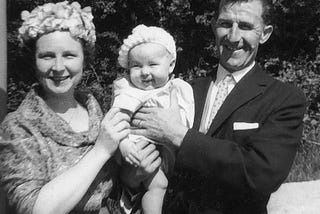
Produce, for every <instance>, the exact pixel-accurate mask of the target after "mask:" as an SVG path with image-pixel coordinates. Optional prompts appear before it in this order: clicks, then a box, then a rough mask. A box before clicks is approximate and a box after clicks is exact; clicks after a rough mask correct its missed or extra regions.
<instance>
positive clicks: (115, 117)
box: [95, 108, 130, 157]
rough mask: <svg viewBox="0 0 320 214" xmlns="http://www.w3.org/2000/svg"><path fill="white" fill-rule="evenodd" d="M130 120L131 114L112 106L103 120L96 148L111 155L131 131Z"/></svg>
mask: <svg viewBox="0 0 320 214" xmlns="http://www.w3.org/2000/svg"><path fill="white" fill-rule="evenodd" d="M129 121H130V117H129V115H127V114H125V113H122V112H121V111H120V109H119V108H111V109H110V110H109V111H108V113H107V114H106V115H105V117H104V118H103V120H102V122H101V127H100V131H99V136H98V139H97V141H96V144H95V148H96V149H97V150H98V151H102V152H103V154H104V155H106V157H108V156H109V157H111V156H112V155H113V154H114V152H115V151H116V150H117V148H118V146H119V142H120V141H121V140H122V139H124V138H125V137H127V136H128V134H129V133H130V124H129Z"/></svg>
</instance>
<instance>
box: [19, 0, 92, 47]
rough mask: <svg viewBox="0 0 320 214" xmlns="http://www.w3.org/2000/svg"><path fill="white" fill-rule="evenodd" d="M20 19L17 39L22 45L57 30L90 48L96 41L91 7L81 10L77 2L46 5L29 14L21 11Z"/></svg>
mask: <svg viewBox="0 0 320 214" xmlns="http://www.w3.org/2000/svg"><path fill="white" fill-rule="evenodd" d="M21 19H22V20H23V23H22V26H21V27H20V28H19V39H20V40H21V42H22V43H25V42H27V41H30V40H35V39H37V38H39V37H40V36H42V35H43V34H46V33H50V32H53V31H57V30H58V31H69V32H70V33H71V35H72V36H73V37H75V38H80V39H83V40H85V41H86V42H88V43H89V44H90V45H92V46H93V45H94V43H95V41H96V32H95V26H94V24H93V22H92V20H93V16H92V12H91V7H85V8H83V9H81V6H80V4H79V3H78V2H72V3H71V4H69V3H68V2H67V1H63V2H58V3H56V4H54V3H46V4H44V5H41V6H38V7H36V8H35V9H34V10H32V11H31V12H29V11H26V10H24V11H22V12H21Z"/></svg>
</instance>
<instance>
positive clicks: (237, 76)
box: [215, 61, 255, 83]
mask: <svg viewBox="0 0 320 214" xmlns="http://www.w3.org/2000/svg"><path fill="white" fill-rule="evenodd" d="M254 65H255V61H253V63H252V64H251V65H250V66H248V67H245V68H244V69H242V70H239V71H236V72H233V73H230V72H229V71H227V70H226V69H225V68H224V67H223V66H222V65H221V64H219V67H218V72H217V79H216V81H215V82H216V83H218V82H220V81H221V80H222V79H223V78H224V77H225V76H226V75H227V74H231V75H232V76H233V79H234V80H235V81H236V83H238V82H239V81H240V80H241V79H242V77H244V75H246V74H247V73H248V72H249V71H250V70H251V69H252V68H253V66H254Z"/></svg>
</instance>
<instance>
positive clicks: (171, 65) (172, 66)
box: [169, 59, 176, 74]
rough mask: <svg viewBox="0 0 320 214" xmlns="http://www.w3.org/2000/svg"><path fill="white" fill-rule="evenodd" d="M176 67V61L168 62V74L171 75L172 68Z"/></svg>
mask: <svg viewBox="0 0 320 214" xmlns="http://www.w3.org/2000/svg"><path fill="white" fill-rule="evenodd" d="M175 66H176V60H175V59H172V60H171V62H170V67H169V73H170V74H171V73H172V72H173V69H174V67H175Z"/></svg>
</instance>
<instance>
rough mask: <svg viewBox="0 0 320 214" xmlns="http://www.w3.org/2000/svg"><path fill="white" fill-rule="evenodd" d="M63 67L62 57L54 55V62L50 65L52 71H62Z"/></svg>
mask: <svg viewBox="0 0 320 214" xmlns="http://www.w3.org/2000/svg"><path fill="white" fill-rule="evenodd" d="M64 68H65V66H64V61H63V59H62V57H56V59H55V61H54V64H53V66H52V70H54V71H63V70H64Z"/></svg>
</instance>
